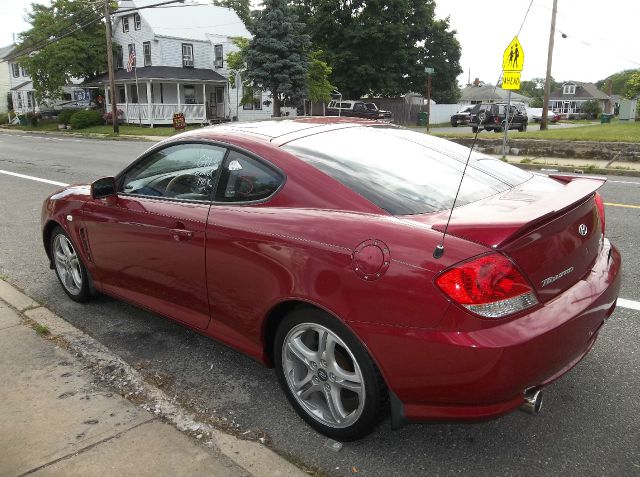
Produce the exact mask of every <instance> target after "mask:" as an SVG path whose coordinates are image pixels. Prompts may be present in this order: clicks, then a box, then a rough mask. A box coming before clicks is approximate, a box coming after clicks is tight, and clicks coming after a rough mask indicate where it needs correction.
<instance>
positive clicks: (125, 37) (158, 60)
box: [113, 14, 162, 68]
mask: <svg viewBox="0 0 640 477" xmlns="http://www.w3.org/2000/svg"><path fill="white" fill-rule="evenodd" d="M123 16H125V15H121V16H119V17H118V18H117V19H116V20H115V22H114V25H113V42H114V43H116V44H118V45H120V46H121V47H122V66H123V67H124V68H126V67H127V61H128V60H129V49H128V45H129V44H130V43H132V44H134V45H136V64H137V66H138V68H143V67H144V48H143V47H142V44H143V43H144V42H146V41H148V42H150V44H151V65H152V66H161V65H162V57H161V53H160V42H159V41H158V39H157V38H156V37H155V35H154V33H153V30H152V29H151V27H150V26H149V24H147V22H146V21H145V20H144V18H142V19H141V20H142V21H141V25H140V26H141V28H140V30H135V27H134V21H133V15H132V14H129V15H128V17H129V32H128V33H123V32H122V17H123ZM114 66H115V65H114Z"/></svg>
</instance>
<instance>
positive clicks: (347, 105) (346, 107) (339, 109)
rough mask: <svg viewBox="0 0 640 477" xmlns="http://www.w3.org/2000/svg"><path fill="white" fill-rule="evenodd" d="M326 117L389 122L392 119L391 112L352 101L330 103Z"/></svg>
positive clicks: (369, 104) (372, 104) (362, 102)
mask: <svg viewBox="0 0 640 477" xmlns="http://www.w3.org/2000/svg"><path fill="white" fill-rule="evenodd" d="M372 106H373V107H372ZM374 108H375V109H374ZM327 115H328V116H346V117H350V118H365V119H389V120H390V119H391V117H392V114H391V112H389V111H382V110H380V109H378V107H377V106H376V105H375V104H374V103H365V102H364V101H352V100H342V101H331V102H330V103H329V105H328V106H327Z"/></svg>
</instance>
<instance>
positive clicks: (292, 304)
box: [262, 298, 389, 388]
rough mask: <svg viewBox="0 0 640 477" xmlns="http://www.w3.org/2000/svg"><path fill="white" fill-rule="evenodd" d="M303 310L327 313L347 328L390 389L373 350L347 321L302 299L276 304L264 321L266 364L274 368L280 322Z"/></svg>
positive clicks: (263, 342)
mask: <svg viewBox="0 0 640 477" xmlns="http://www.w3.org/2000/svg"><path fill="white" fill-rule="evenodd" d="M301 308H309V309H315V310H319V311H321V312H323V313H326V314H327V315H329V316H330V317H332V318H333V319H334V320H336V321H338V322H340V323H341V324H342V325H343V326H345V327H346V328H347V329H348V331H349V332H350V333H351V334H352V335H353V336H354V337H355V338H356V339H357V340H358V341H359V342H360V343H361V344H362V346H363V347H364V349H365V350H366V352H367V354H368V355H369V357H370V358H371V360H372V361H373V363H374V364H375V366H376V368H377V369H378V372H379V373H380V375H381V376H382V379H383V380H384V383H385V385H386V386H387V388H389V381H388V380H387V378H386V377H385V373H384V371H383V368H382V366H380V363H379V362H378V360H377V358H376V356H375V355H374V353H372V352H371V349H369V346H367V344H366V343H365V342H364V341H363V340H362V338H361V337H360V335H359V334H358V333H356V331H355V330H354V329H353V327H352V326H351V325H350V324H349V323H348V322H347V321H345V320H343V319H341V318H340V317H339V316H338V315H336V313H335V312H333V311H331V310H329V309H327V308H325V307H323V306H321V305H319V304H317V303H313V302H309V301H305V300H301V299H296V298H292V299H287V300H284V301H281V302H280V303H278V304H276V305H275V306H273V307H272V308H271V310H269V312H268V313H267V315H266V317H265V319H264V320H263V327H262V330H263V331H262V340H263V341H262V345H263V351H264V352H263V356H264V359H263V361H264V363H265V364H266V365H267V366H269V367H273V366H274V361H273V357H274V346H273V345H274V341H275V336H276V331H277V330H278V326H279V325H280V322H281V321H282V320H283V319H284V317H286V316H287V315H288V314H289V313H291V312H292V311H294V310H298V309H301Z"/></svg>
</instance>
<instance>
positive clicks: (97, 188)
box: [91, 177, 116, 199]
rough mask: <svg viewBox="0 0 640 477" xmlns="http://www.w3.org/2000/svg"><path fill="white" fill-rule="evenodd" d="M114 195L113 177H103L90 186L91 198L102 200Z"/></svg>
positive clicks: (114, 183) (114, 184)
mask: <svg viewBox="0 0 640 477" xmlns="http://www.w3.org/2000/svg"><path fill="white" fill-rule="evenodd" d="M115 194H116V182H115V180H114V179H113V177H103V178H102V179H98V180H97V181H95V182H94V183H93V184H91V198H92V199H102V198H103V197H109V196H111V195H115Z"/></svg>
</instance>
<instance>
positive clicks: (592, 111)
mask: <svg viewBox="0 0 640 477" xmlns="http://www.w3.org/2000/svg"><path fill="white" fill-rule="evenodd" d="M582 112H583V113H585V114H586V115H587V117H589V118H597V117H598V115H599V114H600V113H601V112H602V109H601V108H600V103H599V102H598V101H596V100H595V99H592V100H590V101H585V103H584V104H583V105H582Z"/></svg>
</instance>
